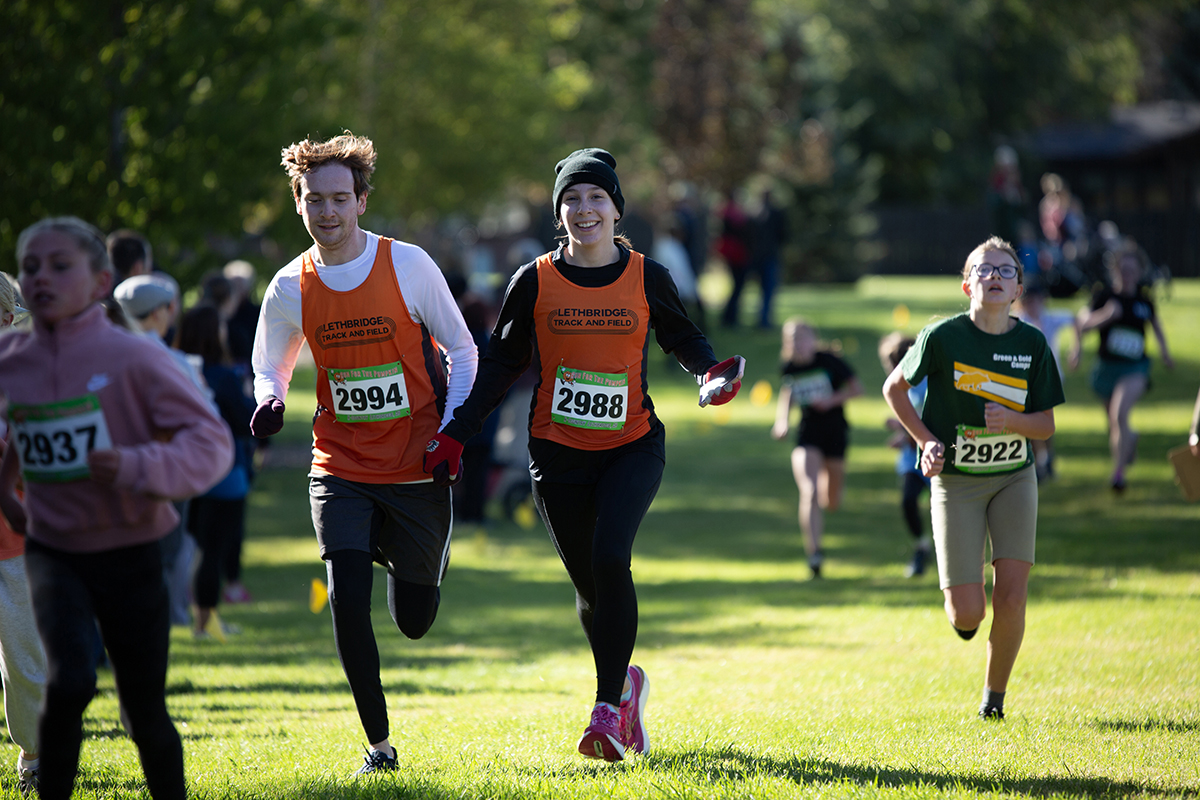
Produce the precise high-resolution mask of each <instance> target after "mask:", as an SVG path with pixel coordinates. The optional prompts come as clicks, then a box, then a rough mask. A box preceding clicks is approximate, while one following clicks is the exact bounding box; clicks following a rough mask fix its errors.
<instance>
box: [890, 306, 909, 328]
mask: <svg viewBox="0 0 1200 800" xmlns="http://www.w3.org/2000/svg"><path fill="white" fill-rule="evenodd" d="M910 319H912V314H911V313H910V312H909V310H908V306H906V305H904V303H897V304H896V307H895V308H893V309H892V322H894V323H895V324H896V327H897V328H906V327H908V321H909V320H910Z"/></svg>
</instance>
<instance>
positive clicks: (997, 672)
mask: <svg viewBox="0 0 1200 800" xmlns="http://www.w3.org/2000/svg"><path fill="white" fill-rule="evenodd" d="M1023 283H1024V276H1023V273H1022V269H1021V262H1020V260H1019V259H1018V258H1017V254H1016V252H1015V251H1014V250H1013V248H1012V246H1011V245H1009V244H1008V243H1007V242H1005V241H1004V240H1002V239H1000V238H998V237H992V238H990V239H988V240H987V241H986V242H984V243H983V244H981V245H979V246H978V247H976V248H975V249H974V250H972V251H971V254H970V255H969V256H968V257H967V260H966V263H965V264H964V266H963V271H962V290H963V293H964V294H966V295H967V296H968V297H969V298H970V300H971V306H970V310H969V311H968V312H967V313H965V314H960V315H958V316H955V317H951V318H949V319H944V320H941V321H939V322H936V323H934V324H932V325H930V326H928V327H926V328H925V329H924V330H922V331H921V333H920V334H919V335H918V337H917V342H916V344H915V345H913V347H911V348H910V349H909V351H908V353H907V354H906V355H905V357H904V359H903V360H902V361H901V362H900V364H899V365H898V366H897V367H896V369H895V370H893V371H892V373H891V375H889V376H888V378H887V380H886V381H885V383H884V387H883V394H884V397H885V398H886V400H887V402H888V405H889V406H891V409H892V412H893V413H894V414H895V415H896V417H897V418H898V419H899V420H900V422H901V423H902V424H903V425H904V427H905V429H906V430H907V431H908V433H909V435H911V436H912V438H913V439H914V440H915V441H916V443H917V447H918V449H919V450H920V454H921V457H920V464H921V472H922V474H924V475H925V476H926V477H929V478H931V479H932V486H931V497H930V500H931V503H930V505H931V511H932V517H933V532H934V545H935V548H936V551H937V560H938V574H939V581H940V585H941V588H942V592H943V595H944V599H945V608H946V614H947V616H948V617H949V618H950V624H951V625H953V626H954V629H955V630H956V631H957V632H958V635H959V636H961V637H962V638H963V639H970V638H971V637H973V636H974V635H975V633H976V631H977V630H978V629H979V625H980V623H981V622H983V619H984V617H985V615H986V611H987V594H986V592H985V589H984V568H985V562H984V558H985V554H986V552H987V547H988V545H989V544H990V546H991V556H992V557H991V565H992V573H993V574H992V614H993V619H992V629H991V634H990V636H989V637H988V655H987V671H986V673H985V676H984V692H983V703H982V704H981V706H980V709H979V714H980V716H981V717H983V718H985V719H1003V718H1004V693H1005V691H1006V690H1007V688H1008V679H1009V676H1010V675H1011V674H1012V669H1013V665H1014V664H1015V663H1016V659H1017V653H1018V652H1019V651H1020V649H1021V640H1022V638H1023V637H1024V634H1025V602H1026V597H1027V595H1028V586H1029V572H1030V569H1031V568H1032V566H1033V561H1034V541H1035V538H1036V529H1037V480H1036V478H1035V476H1034V468H1033V458H1032V454H1031V449H1030V447H1029V440H1031V439H1032V440H1039V439H1040V440H1045V439H1047V438H1049V437H1050V436H1051V435H1052V434H1053V433H1054V410H1053V409H1054V406H1056V405H1058V404H1060V403H1062V402H1063V391H1062V382H1061V380H1060V379H1059V376H1058V369H1057V367H1056V366H1055V362H1054V356H1053V353H1052V352H1051V350H1050V348H1049V346H1048V345H1047V344H1046V339H1045V337H1044V336H1043V335H1042V334H1041V332H1040V331H1038V330H1037V329H1036V328H1034V327H1033V326H1031V325H1028V324H1026V323H1024V322H1021V321H1020V320H1019V319H1017V318H1016V317H1014V316H1012V314H1011V308H1012V304H1013V301H1014V300H1016V299H1017V298H1018V297H1020V296H1021V294H1022V293H1023V292H1024V285H1023ZM923 378H928V381H929V383H928V393H927V395H926V400H925V407H924V409H923V411H922V413H921V414H920V415H918V414H917V412H916V410H915V409H914V408H913V405H912V403H911V402H910V401H909V399H908V389H909V387H910V386H912V385H914V384H916V383H919V382H920V381H921V380H922V379H923Z"/></svg>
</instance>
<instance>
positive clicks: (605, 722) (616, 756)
mask: <svg viewBox="0 0 1200 800" xmlns="http://www.w3.org/2000/svg"><path fill="white" fill-rule="evenodd" d="M579 752H580V753H583V754H584V755H585V756H587V757H588V758H601V759H604V760H605V761H620V760H622V759H623V758H625V745H623V744H621V718H620V716H619V715H618V714H617V712H615V711H613V708H612V706H610V705H608V704H607V703H596V707H595V708H593V709H592V720H591V722H590V723H588V726H587V729H585V730H584V732H583V738H582V739H580V740H579Z"/></svg>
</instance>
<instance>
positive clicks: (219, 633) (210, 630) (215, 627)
mask: <svg viewBox="0 0 1200 800" xmlns="http://www.w3.org/2000/svg"><path fill="white" fill-rule="evenodd" d="M204 632H205V633H207V634H208V635H209V636H211V637H213V638H214V639H216V640H217V641H218V642H222V643H224V641H225V626H223V625H222V624H221V618H220V617H219V616H217V610H216V609H215V608H214V609H213V610H212V611H210V612H209V613H208V622H207V623H205V625H204Z"/></svg>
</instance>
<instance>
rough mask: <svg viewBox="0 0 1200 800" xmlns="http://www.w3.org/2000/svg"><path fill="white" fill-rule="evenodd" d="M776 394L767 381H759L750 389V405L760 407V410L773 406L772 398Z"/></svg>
mask: <svg viewBox="0 0 1200 800" xmlns="http://www.w3.org/2000/svg"><path fill="white" fill-rule="evenodd" d="M773 394H774V392H773V391H772V390H771V384H770V383H768V382H767V381H762V380H760V381H758V382H756V383H755V384H754V386H753V387H751V389H750V405H752V406H758V407H759V408H761V407H763V406H766V405H770V404H771V396H772V395H773Z"/></svg>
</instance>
